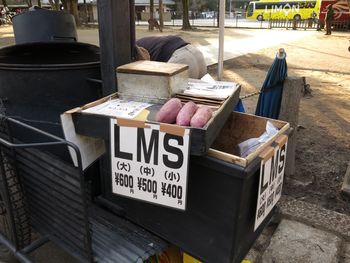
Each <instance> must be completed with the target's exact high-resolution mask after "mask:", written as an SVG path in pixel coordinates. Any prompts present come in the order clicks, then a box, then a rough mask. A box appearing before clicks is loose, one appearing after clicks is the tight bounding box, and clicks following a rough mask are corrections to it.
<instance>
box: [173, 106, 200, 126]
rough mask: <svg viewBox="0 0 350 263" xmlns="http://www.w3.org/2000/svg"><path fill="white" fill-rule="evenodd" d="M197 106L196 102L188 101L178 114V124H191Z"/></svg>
mask: <svg viewBox="0 0 350 263" xmlns="http://www.w3.org/2000/svg"><path fill="white" fill-rule="evenodd" d="M197 108H198V107H197V105H196V104H195V103H194V102H192V101H189V102H187V103H186V104H185V105H184V106H183V107H182V109H181V110H180V112H179V114H178V115H177V117H176V124H177V125H180V126H190V122H191V118H192V116H193V115H194V114H195V112H196V110H197Z"/></svg>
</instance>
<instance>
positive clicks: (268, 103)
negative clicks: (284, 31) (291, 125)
mask: <svg viewBox="0 0 350 263" xmlns="http://www.w3.org/2000/svg"><path fill="white" fill-rule="evenodd" d="M286 78H287V61H286V53H285V52H284V49H280V50H279V53H278V54H277V56H276V58H275V60H274V62H273V63H272V65H271V67H270V69H269V72H268V73H267V75H266V79H265V81H264V83H263V85H262V88H261V94H260V96H259V100H258V104H257V106H256V111H255V115H258V116H263V117H268V118H273V119H278V116H279V112H280V108H281V100H282V92H283V82H284V80H285V79H286Z"/></svg>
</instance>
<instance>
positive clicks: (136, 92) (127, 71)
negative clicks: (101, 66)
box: [117, 60, 188, 103]
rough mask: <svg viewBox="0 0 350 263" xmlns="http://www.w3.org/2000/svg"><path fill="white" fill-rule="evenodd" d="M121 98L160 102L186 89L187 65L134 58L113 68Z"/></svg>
mask: <svg viewBox="0 0 350 263" xmlns="http://www.w3.org/2000/svg"><path fill="white" fill-rule="evenodd" d="M117 80H118V93H119V96H120V97H121V98H122V99H126V100H137V101H145V102H153V103H164V102H165V101H166V100H168V99H169V98H171V97H172V96H173V95H175V94H176V93H181V92H183V91H184V90H185V89H186V88H187V83H188V66H187V65H184V64H174V63H164V62H157V61H148V60H143V61H136V62H133V63H129V64H126V65H123V66H120V67H118V68H117Z"/></svg>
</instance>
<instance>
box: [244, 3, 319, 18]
mask: <svg viewBox="0 0 350 263" xmlns="http://www.w3.org/2000/svg"><path fill="white" fill-rule="evenodd" d="M319 10H320V1H314V0H311V1H310V0H306V1H279V0H270V1H265V0H263V1H252V2H250V3H249V5H248V8H247V18H248V19H257V20H259V21H263V20H266V19H295V20H301V19H309V18H314V17H315V15H314V14H318V13H319Z"/></svg>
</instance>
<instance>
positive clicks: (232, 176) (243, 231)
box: [102, 113, 289, 263]
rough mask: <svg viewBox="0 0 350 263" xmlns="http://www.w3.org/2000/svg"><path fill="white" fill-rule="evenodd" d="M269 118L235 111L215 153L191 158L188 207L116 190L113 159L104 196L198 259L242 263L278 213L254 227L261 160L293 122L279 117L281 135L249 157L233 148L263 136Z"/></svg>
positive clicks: (105, 173) (105, 177) (105, 176)
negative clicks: (135, 197)
mask: <svg viewBox="0 0 350 263" xmlns="http://www.w3.org/2000/svg"><path fill="white" fill-rule="evenodd" d="M266 120H267V119H265V118H261V117H256V116H253V115H247V114H239V113H232V114H231V116H230V118H229V120H228V121H227V123H226V124H225V127H224V128H223V130H222V131H221V133H220V135H219V136H218V138H217V140H216V142H215V143H214V145H213V147H214V148H216V149H211V150H210V151H209V155H212V156H204V157H197V156H191V157H190V166H189V175H188V186H187V206H186V211H179V210H176V209H171V208H166V207H161V206H158V205H154V204H149V203H145V202H142V201H139V200H133V199H128V198H125V197H122V196H118V195H116V194H113V193H112V187H111V170H110V167H111V164H110V158H109V157H108V158H105V163H104V165H103V172H102V177H103V181H104V183H103V184H104V189H103V196H104V198H105V199H106V200H107V201H108V202H109V203H110V204H111V205H112V206H114V207H115V208H116V209H117V210H118V211H120V212H121V213H123V214H124V215H125V216H126V217H127V218H129V219H130V220H132V221H133V222H136V223H137V224H139V225H141V226H143V227H144V228H146V229H148V230H149V231H151V232H154V233H155V234H157V235H159V236H160V237H162V238H164V239H166V240H167V241H169V242H171V243H173V244H175V245H177V246H179V247H180V248H182V249H183V250H184V251H186V252H188V253H189V254H191V255H192V256H194V257H195V258H198V259H200V260H202V261H204V262H212V263H217V262H220V263H232V262H240V261H241V260H242V258H243V257H244V256H245V255H246V253H247V252H248V250H249V249H250V247H251V245H252V244H253V242H254V241H255V239H256V238H257V237H258V236H259V234H260V233H261V231H262V230H263V228H264V227H265V225H266V224H267V223H268V221H269V219H270V218H271V216H272V214H273V213H272V212H270V213H269V214H268V215H267V217H266V218H265V220H264V221H263V222H262V224H261V225H260V226H259V227H258V228H257V230H256V231H254V222H255V214H256V205H257V195H258V187H259V176H260V162H261V158H260V157H259V156H258V155H259V153H261V152H262V151H263V150H264V148H266V146H269V145H270V144H276V143H275V142H274V141H275V140H276V139H277V138H278V137H281V136H283V133H285V132H286V131H287V130H289V124H288V123H285V122H280V121H275V120H274V123H275V124H276V125H277V126H278V127H279V128H280V131H279V133H278V134H277V135H276V136H274V137H273V138H271V139H270V140H269V141H268V142H267V143H265V144H264V145H262V146H261V147H259V148H258V149H257V151H256V152H254V153H252V154H251V155H250V156H248V157H247V158H240V157H238V156H235V155H234V154H235V151H236V149H235V147H233V146H234V145H237V144H238V143H239V142H241V141H243V140H246V139H247V138H250V137H258V136H259V135H261V134H262V133H263V132H264V130H265V125H266ZM284 137H285V136H284ZM226 141H227V142H226ZM107 143H108V142H107ZM228 147H230V148H228ZM220 150H222V151H220ZM213 156H214V157H213ZM222 159H223V160H222ZM224 160H225V161H224ZM232 162H234V163H232ZM272 211H273V210H272Z"/></svg>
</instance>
